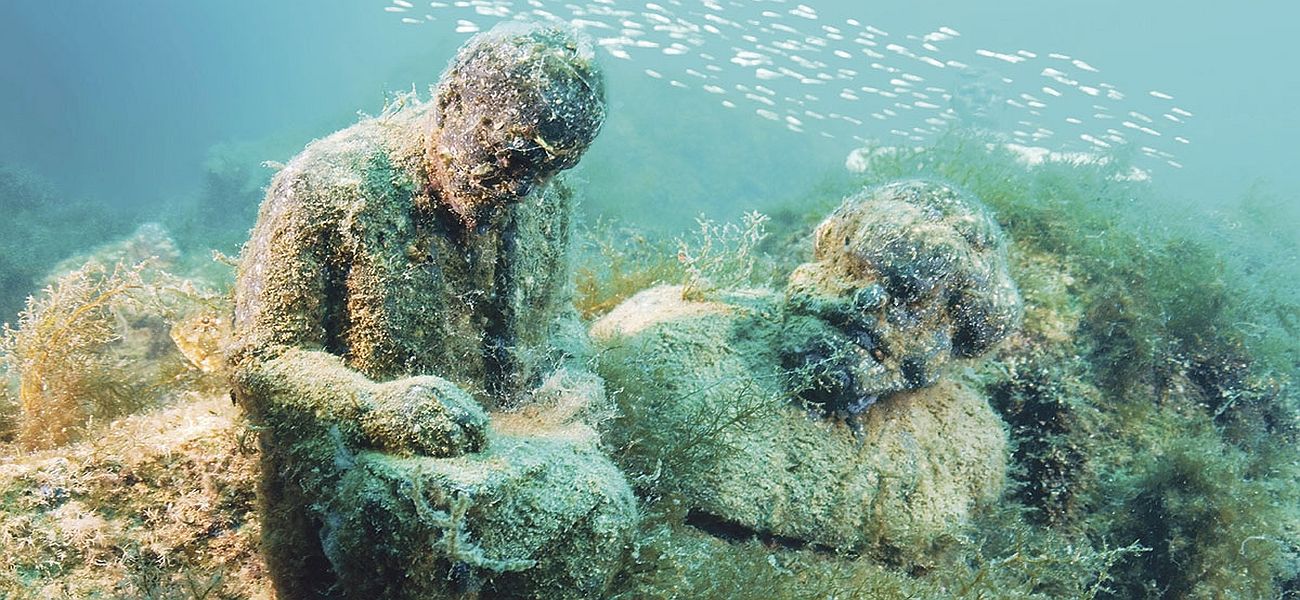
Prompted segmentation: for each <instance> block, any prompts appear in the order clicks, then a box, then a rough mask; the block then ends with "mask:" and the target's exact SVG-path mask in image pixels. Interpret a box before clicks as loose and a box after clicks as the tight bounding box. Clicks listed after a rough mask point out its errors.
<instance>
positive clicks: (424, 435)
mask: <svg viewBox="0 0 1300 600" xmlns="http://www.w3.org/2000/svg"><path fill="white" fill-rule="evenodd" d="M604 114H605V107H604V90H603V80H602V76H601V73H600V71H599V70H598V68H597V66H596V64H595V63H594V57H593V53H592V50H591V47H590V46H589V45H588V44H587V43H586V42H585V41H583V40H581V39H579V38H578V37H576V36H575V35H574V34H572V33H571V32H569V31H567V30H565V29H562V28H555V27H544V26H537V25H518V24H510V25H503V26H499V27H497V28H496V29H493V30H492V31H490V32H488V33H485V34H481V35H479V36H477V37H475V38H473V39H472V40H471V41H470V42H469V43H468V44H467V45H466V46H465V47H463V48H462V49H461V50H460V52H459V53H458V54H457V56H456V57H455V59H454V60H453V61H452V63H451V65H450V66H449V67H448V69H447V70H446V72H444V73H443V75H442V78H441V79H440V80H439V82H438V84H437V86H436V90H435V94H434V98H433V99H432V100H431V101H430V102H427V103H426V102H419V101H415V100H411V99H405V100H404V101H402V102H399V103H397V104H395V105H394V106H392V107H390V108H389V109H388V110H386V111H385V113H384V114H383V115H381V116H379V117H377V118H369V119H366V120H363V121H362V122H360V123H358V124H356V125H354V126H352V127H349V128H348V129H345V130H343V131H340V132H338V133H335V134H333V135H331V136H329V137H327V138H324V139H321V140H318V141H316V142H313V143H312V144H311V145H310V146H308V147H307V149H306V150H305V151H303V153H302V154H300V155H299V156H297V157H296V158H294V159H293V160H292V161H290V162H289V163H288V165H287V166H286V167H285V168H284V169H283V170H282V171H281V172H280V173H278V174H277V175H276V177H275V179H274V180H273V182H272V183H271V186H270V189H269V191H268V195H267V199H266V201H265V203H264V204H263V206H262V209H261V214H260V216H259V220H258V224H257V226H256V228H255V229H254V231H253V234H252V238H251V239H250V241H249V242H248V244H247V246H246V247H245V249H244V254H243V257H242V261H241V265H240V269H239V277H238V284H237V288H236V336H237V342H236V345H235V346H234V347H233V348H232V349H231V351H230V353H229V354H230V356H229V360H230V363H231V367H232V373H233V375H232V380H233V384H234V390H235V398H236V400H237V402H239V403H240V404H241V405H242V406H244V407H245V409H246V410H247V412H248V414H249V416H250V419H251V421H252V423H253V425H254V426H256V427H258V428H259V429H260V430H261V445H262V451H263V459H262V460H263V475H262V485H261V490H260V496H261V504H262V518H263V523H262V527H263V529H264V534H263V541H264V547H265V551H266V554H267V560H268V565H269V567H270V569H271V572H272V576H273V578H274V580H275V584H276V588H277V592H278V593H279V595H280V596H281V597H283V598H306V597H347V598H427V597H442V596H447V595H452V594H475V593H482V594H486V595H494V596H539V595H540V596H555V595H560V596H565V597H570V596H593V595H599V594H600V593H601V592H602V590H603V589H604V588H605V586H606V585H607V584H608V582H609V580H610V579H611V577H612V576H613V574H614V573H615V571H616V569H617V567H618V565H619V564H620V561H621V560H622V557H623V551H624V549H625V547H626V544H627V541H628V537H629V536H630V535H631V531H632V529H633V527H634V525H635V521H636V511H635V505H634V500H633V497H632V494H631V490H630V488H629V487H628V485H627V483H626V481H625V480H624V478H623V476H622V475H621V474H620V473H619V471H618V470H617V469H616V468H615V467H614V466H613V464H612V463H610V462H609V460H608V459H607V458H606V457H605V456H604V455H603V454H602V453H601V452H600V451H599V450H598V449H597V447H596V438H595V435H594V433H593V432H592V431H591V430H590V429H589V428H588V427H586V426H585V425H583V424H582V423H581V416H582V413H583V410H584V407H585V406H587V405H588V404H589V403H590V402H592V401H593V400H596V399H598V397H599V396H600V395H601V394H602V393H603V387H602V386H601V384H600V382H599V380H598V379H596V378H595V376H594V375H592V374H590V373H588V372H586V371H584V370H583V367H582V362H581V360H580V359H581V357H582V353H583V352H584V350H585V346H584V343H585V342H584V340H585V337H584V336H585V334H584V332H583V331H582V329H581V327H580V326H579V325H578V321H577V320H576V316H575V314H574V312H573V310H572V308H571V305H570V304H569V302H568V297H567V296H566V289H567V288H566V286H567V281H568V272H567V258H568V255H567V250H568V237H569V228H570V223H569V219H570V210H571V206H570V204H571V200H570V196H569V193H568V192H567V190H566V189H565V188H564V187H563V186H562V185H560V183H559V182H558V181H552V176H554V175H555V174H556V173H557V172H559V171H561V170H563V169H566V168H569V167H572V166H573V165H575V164H576V163H577V161H578V159H579V157H580V156H581V155H582V153H583V152H584V151H585V150H586V148H587V146H588V145H589V144H590V143H591V142H592V140H593V139H594V137H595V136H596V134H597V132H598V131H599V129H600V126H601V124H602V122H603V119H604Z"/></svg>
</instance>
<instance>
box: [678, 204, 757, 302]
mask: <svg viewBox="0 0 1300 600" xmlns="http://www.w3.org/2000/svg"><path fill="white" fill-rule="evenodd" d="M768 220H769V219H768V217H767V215H764V214H762V213H760V212H757V211H750V212H747V213H745V214H744V215H742V216H741V219H740V222H738V223H730V222H729V223H722V224H719V223H716V222H714V221H712V220H710V219H705V218H703V217H700V218H699V219H697V220H696V223H697V225H698V226H699V229H698V230H697V232H696V235H695V237H694V238H693V239H691V240H689V241H688V240H686V239H682V238H678V240H677V261H678V262H680V263H681V265H682V270H683V271H684V272H685V273H684V275H685V277H684V278H683V281H682V298H686V299H695V300H698V299H701V298H703V297H705V296H707V295H708V294H709V293H711V292H716V291H718V290H725V289H734V288H736V287H740V286H747V285H753V284H754V283H756V282H755V281H754V277H755V276H756V275H758V274H759V273H758V272H757V270H758V268H759V266H760V264H761V262H760V261H762V260H763V256H762V255H761V254H759V253H758V247H759V244H761V243H762V242H763V239H764V238H766V237H767V230H766V226H767V222H768Z"/></svg>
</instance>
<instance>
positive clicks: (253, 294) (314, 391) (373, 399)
mask: <svg viewBox="0 0 1300 600" xmlns="http://www.w3.org/2000/svg"><path fill="white" fill-rule="evenodd" d="M312 191H313V189H312V188H311V187H310V186H309V184H308V182H307V181H306V180H305V177H303V176H302V175H300V174H298V173H295V172H294V169H293V167H292V166H291V167H289V168H288V169H286V170H285V171H283V172H281V173H280V174H279V175H278V176H277V177H276V179H275V181H274V182H273V183H272V186H271V191H270V192H269V194H268V198H267V201H266V202H265V203H264V204H263V207H262V213H261V215H260V217H259V219H258V225H257V227H256V228H255V229H254V231H253V236H252V238H251V239H250V241H249V243H248V246H247V247H246V248H245V253H244V257H243V260H242V261H241V265H240V272H239V280H238V283H237V287H236V292H235V296H236V298H235V307H236V336H237V342H236V345H235V346H234V348H232V351H231V353H230V361H231V374H232V382H233V384H234V388H235V392H236V398H237V399H238V400H239V401H240V402H241V404H243V405H244V407H245V409H246V410H248V411H249V413H250V414H251V415H252V416H253V417H254V418H255V420H257V421H260V424H261V425H264V426H267V427H270V428H271V429H272V430H273V432H274V433H275V435H277V436H294V437H300V436H302V437H306V436H318V435H321V434H328V435H331V436H341V438H342V439H341V442H342V443H344V444H346V445H347V446H348V447H351V448H375V449H381V450H385V451H392V452H399V453H415V454H422V455H430V456H453V455H457V454H462V453H465V452H473V451H476V450H478V449H479V448H480V447H481V446H482V445H483V443H484V439H485V431H486V428H487V415H486V413H484V411H483V410H482V409H481V408H480V407H479V406H478V404H477V403H476V402H475V401H474V399H473V398H472V397H470V396H469V395H468V394H466V393H465V392H464V391H462V390H460V389H459V388H457V387H456V386H455V385H454V384H452V383H450V382H448V381H446V380H444V379H441V378H437V377H427V376H426V377H409V378H405V379H400V380H396V381H392V382H386V383H377V382H375V381H372V380H371V379H369V378H367V377H366V376H364V375H363V374H361V373H359V372H357V371H356V370H354V369H352V368H350V367H349V366H348V365H347V364H346V363H345V362H344V361H343V359H342V358H341V357H340V356H338V355H336V354H335V353H334V352H331V351H330V350H331V349H332V348H336V347H337V346H336V341H334V340H331V335H333V334H332V333H331V330H332V329H335V325H334V323H333V321H336V320H337V319H339V318H340V317H339V315H336V314H332V313H333V311H337V310H342V306H341V305H342V304H343V303H344V302H345V299H344V298H343V297H342V296H340V295H339V289H340V287H341V286H342V282H341V281H340V279H339V277H340V275H341V273H342V272H343V271H342V269H345V268H346V264H345V262H344V261H341V260H339V258H338V257H337V256H336V255H335V253H336V252H337V246H336V245H335V244H334V243H333V242H332V241H331V240H332V239H333V237H334V234H335V232H334V228H335V227H336V224H337V218H331V215H330V214H328V207H326V206H315V205H313V202H311V201H312V200H318V196H319V195H318V194H314V193H312ZM332 263H334V264H332ZM318 439H320V438H318Z"/></svg>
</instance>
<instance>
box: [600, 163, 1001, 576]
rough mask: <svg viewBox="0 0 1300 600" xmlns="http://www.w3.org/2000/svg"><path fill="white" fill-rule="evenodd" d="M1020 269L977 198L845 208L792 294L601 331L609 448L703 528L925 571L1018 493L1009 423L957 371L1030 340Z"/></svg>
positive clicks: (652, 307)
mask: <svg viewBox="0 0 1300 600" xmlns="http://www.w3.org/2000/svg"><path fill="white" fill-rule="evenodd" d="M1006 252H1007V250H1006V241H1005V238H1004V236H1003V234H1002V231H1001V229H1000V228H999V227H998V225H997V223H996V222H995V221H993V219H992V218H991V216H990V214H989V213H988V211H987V210H985V209H984V207H983V206H982V205H981V204H980V203H979V201H978V200H976V199H974V198H972V197H969V196H967V195H965V194H963V193H961V192H959V191H957V190H956V189H954V188H952V187H951V186H948V185H946V184H943V183H940V182H935V181H924V180H908V181H900V182H895V183H891V184H888V185H884V186H880V187H877V188H871V189H867V190H864V191H863V192H861V193H859V194H857V195H854V196H851V197H849V198H848V199H846V200H845V201H844V202H843V203H842V204H841V205H840V207H839V208H838V209H836V210H835V211H834V212H833V213H832V214H831V215H830V216H828V217H827V218H826V219H825V220H824V221H823V222H822V224H821V225H820V226H819V227H818V228H817V232H816V235H815V249H814V259H813V260H812V261H811V262H808V263H805V264H803V265H801V266H800V267H798V268H797V269H795V271H794V272H793V273H792V275H791V276H790V278H789V281H788V283H787V285H786V289H785V291H784V292H783V293H782V292H776V291H772V290H768V289H741V290H730V291H725V292H722V293H718V294H716V295H715V296H714V297H711V298H706V299H690V298H687V297H685V296H684V294H683V293H682V288H680V287H677V286H663V287H658V288H652V289H650V290H647V291H644V292H642V293H640V294H638V295H636V296H633V297H632V298H630V299H628V300H627V301H626V302H624V303H623V304H622V305H620V306H619V307H617V308H615V309H614V310H613V311H611V312H610V313H609V314H608V315H606V316H604V317H602V318H601V319H600V320H598V321H597V322H596V323H594V324H593V325H592V329H591V333H592V337H593V338H594V339H595V340H596V342H597V345H598V347H599V348H601V352H602V358H601V361H600V364H601V365H602V368H601V371H602V374H603V375H605V377H606V378H607V381H608V382H609V385H610V386H611V388H612V389H621V390H623V392H622V393H621V394H620V396H619V398H618V399H617V402H616V403H615V405H616V408H617V411H618V414H617V416H616V417H615V418H614V419H612V420H611V421H610V423H611V424H612V425H611V430H610V435H611V441H612V443H613V445H614V446H615V447H620V446H623V445H631V444H634V446H633V447H635V448H636V452H637V456H639V457H640V458H639V459H636V460H632V461H629V460H628V459H627V458H626V457H625V458H624V462H625V463H626V464H625V467H626V468H627V469H628V470H629V474H630V475H634V476H636V477H637V478H639V479H641V480H654V479H655V478H656V477H660V476H661V475H662V473H661V472H668V473H669V476H670V477H671V481H669V482H667V484H666V486H667V487H668V489H670V490H671V491H672V492H673V493H676V494H677V495H679V496H680V501H681V502H682V503H683V504H684V505H685V508H686V509H688V510H689V513H688V517H687V519H688V521H689V522H692V523H694V524H697V525H700V526H702V527H704V528H706V529H709V528H711V527H712V528H716V529H717V530H718V531H722V532H729V534H730V535H734V534H735V532H737V531H748V532H751V533H752V534H754V535H766V536H770V537H771V538H772V539H777V540H784V541H785V542H788V543H795V544H797V545H813V546H816V547H823V548H830V549H835V550H841V551H846V552H855V553H868V554H870V555H873V556H876V557H878V558H880V559H883V560H886V561H888V562H894V563H900V564H912V565H917V564H924V563H925V562H926V561H927V560H930V559H931V558H932V557H933V556H934V555H935V553H936V552H937V551H938V550H940V549H942V547H943V546H944V544H945V543H946V542H947V541H950V540H952V539H953V536H954V535H955V534H957V533H958V532H959V531H960V527H961V526H962V524H963V523H965V522H966V521H967V520H968V518H969V516H970V515H971V511H972V510H973V509H974V508H975V507H976V506H977V505H978V504H979V503H980V502H987V501H989V500H991V499H994V498H996V497H997V496H998V494H999V493H1000V491H1001V488H1002V484H1003V480H1004V477H1005V470H1006V456H1005V454H1006V433H1005V431H1004V429H1003V426H1002V424H1001V421H1000V420H999V419H998V417H997V415H996V414H995V413H994V412H993V410H992V409H991V408H990V407H989V405H988V403H987V402H986V400H985V399H984V398H983V397H982V396H981V395H980V394H979V393H977V392H976V391H975V390H974V389H972V388H971V387H970V386H969V385H966V384H964V383H962V382H961V381H960V380H958V379H956V378H954V377H951V376H950V375H949V371H950V370H951V369H950V368H949V366H950V365H951V364H952V363H953V362H954V360H956V359H960V358H965V357H975V356H978V355H980V354H983V353H985V352H986V351H988V350H989V349H990V348H991V347H992V346H993V345H994V344H995V343H996V342H998V341H999V340H1001V339H1003V338H1004V337H1005V336H1007V335H1008V334H1009V333H1010V332H1011V331H1013V329H1014V328H1015V327H1016V325H1017V324H1018V322H1019V319H1020V316H1021V311H1022V303H1021V300H1020V295H1019V293H1018V291H1017V289H1016V286H1015V283H1014V282H1013V281H1012V280H1011V277H1010V275H1009V272H1008V264H1007V255H1006ZM674 464H675V465H676V467H675V468H672V469H669V468H668V467H670V466H673V465H674ZM683 465H684V466H683Z"/></svg>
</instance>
